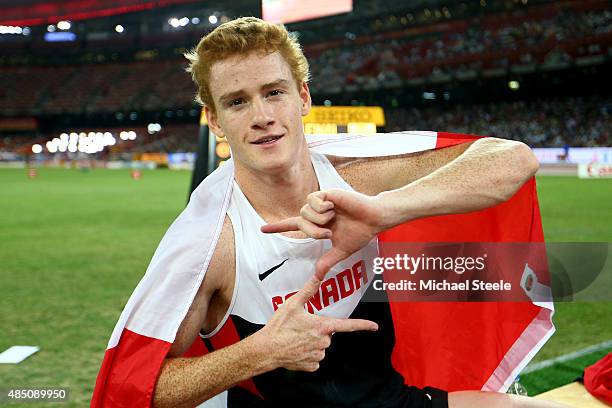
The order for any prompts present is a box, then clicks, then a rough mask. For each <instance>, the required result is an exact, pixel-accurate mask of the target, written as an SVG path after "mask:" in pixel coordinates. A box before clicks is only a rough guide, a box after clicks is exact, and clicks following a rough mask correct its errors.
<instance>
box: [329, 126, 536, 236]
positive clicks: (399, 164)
mask: <svg viewBox="0 0 612 408" xmlns="http://www.w3.org/2000/svg"><path fill="white" fill-rule="evenodd" d="M388 159H389V160H387V161H386V163H385V162H382V161H381V162H378V161H377V160H374V161H371V162H369V163H368V162H367V161H366V163H363V167H365V168H359V167H360V166H359V165H356V166H355V167H354V168H353V169H351V168H350V167H351V166H350V165H346V166H344V167H345V170H344V171H343V169H340V172H341V173H344V174H343V176H344V177H346V179H347V180H348V181H349V183H350V184H352V185H353V187H354V188H355V190H357V191H360V192H363V193H365V194H367V195H374V196H376V198H377V199H378V201H379V203H380V206H381V209H382V214H383V216H384V219H383V220H382V223H383V224H384V227H383V228H384V229H385V230H386V229H388V228H391V227H394V226H396V225H399V224H402V223H404V222H407V221H410V220H413V219H417V218H423V217H429V216H435V215H444V214H457V213H465V212H471V211H477V210H481V209H484V208H488V207H491V206H494V205H496V204H500V203H502V202H504V201H507V200H508V199H510V197H512V196H513V195H514V194H515V193H516V192H517V191H518V190H519V189H520V188H521V186H522V185H523V184H524V183H525V182H526V181H527V180H529V179H530V178H531V177H532V176H533V175H534V174H535V173H536V171H537V170H538V167H539V164H538V161H537V159H536V157H535V156H534V154H533V153H532V152H531V149H530V148H529V147H528V146H527V145H525V144H523V143H520V142H516V141H511V140H503V139H497V138H482V139H478V140H476V141H474V142H471V143H464V144H460V145H457V146H452V147H447V148H443V149H437V150H429V151H426V152H422V153H418V154H416V155H413V156H408V157H403V158H388ZM358 175H365V176H366V177H367V179H363V178H361V176H358Z"/></svg>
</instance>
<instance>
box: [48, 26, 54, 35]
mask: <svg viewBox="0 0 612 408" xmlns="http://www.w3.org/2000/svg"><path fill="white" fill-rule="evenodd" d="M47 32H50V33H54V32H55V26H54V25H53V24H49V25H48V26H47Z"/></svg>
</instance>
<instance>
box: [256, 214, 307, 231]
mask: <svg viewBox="0 0 612 408" xmlns="http://www.w3.org/2000/svg"><path fill="white" fill-rule="evenodd" d="M298 220H299V217H293V218H287V219H284V220H282V221H278V222H273V223H270V224H266V225H263V226H262V227H261V232H265V233H267V234H270V233H275V232H288V231H299V230H300V227H299V226H298Z"/></svg>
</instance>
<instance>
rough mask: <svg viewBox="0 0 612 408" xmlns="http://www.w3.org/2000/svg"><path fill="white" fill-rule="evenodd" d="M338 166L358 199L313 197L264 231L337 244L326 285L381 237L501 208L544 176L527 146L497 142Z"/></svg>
mask: <svg viewBox="0 0 612 408" xmlns="http://www.w3.org/2000/svg"><path fill="white" fill-rule="evenodd" d="M336 165H337V167H338V171H339V173H340V174H341V175H342V176H343V177H344V178H345V179H346V180H347V182H348V183H349V184H351V185H352V186H353V188H355V190H357V191H358V192H357V193H356V192H351V191H345V190H340V189H333V190H327V191H318V192H315V193H312V194H310V195H309V196H308V200H307V203H306V204H305V205H304V207H302V210H301V212H300V216H299V217H293V218H289V219H286V220H283V221H280V222H277V223H274V224H268V225H265V226H264V227H262V231H263V232H267V233H272V232H283V231H296V230H300V231H303V232H304V233H306V234H307V235H309V236H311V237H313V238H317V239H331V241H332V248H331V249H330V250H329V251H328V252H327V253H325V254H324V255H323V256H322V257H321V258H320V259H319V261H318V262H317V265H316V274H317V275H318V276H319V277H320V278H321V279H322V278H323V276H324V275H325V274H326V273H327V271H328V270H329V269H330V268H331V267H332V266H333V265H335V264H336V263H338V262H340V261H341V260H343V259H345V258H347V257H348V256H350V255H351V254H352V253H354V252H356V251H358V250H359V249H361V248H363V247H364V246H365V245H367V243H368V242H369V241H370V240H371V239H372V238H373V237H374V236H375V235H376V234H378V233H380V232H382V231H385V230H387V229H390V228H393V227H395V226H397V225H399V224H402V223H404V222H408V221H411V220H414V219H417V218H423V217H429V216H435V215H444V214H457V213H465V212H471V211H477V210H481V209H484V208H488V207H491V206H493V205H496V204H499V203H502V202H504V201H506V200H508V199H509V198H510V197H512V196H513V195H514V194H515V193H516V192H517V191H518V190H519V188H520V187H521V186H522V185H523V184H524V183H525V182H526V181H527V180H529V179H530V178H531V177H532V176H533V175H534V174H535V172H536V171H537V169H538V162H537V159H536V158H535V156H534V155H533V153H532V152H531V150H530V149H529V147H527V146H526V145H524V144H523V143H520V142H514V141H508V140H502V139H496V138H483V139H478V140H476V141H474V142H471V143H465V144H462V145H458V146H453V147H447V148H443V149H437V150H432V151H427V152H422V153H418V154H412V155H405V156H397V157H387V158H384V159H381V158H376V159H359V160H342V161H341V162H338V163H336Z"/></svg>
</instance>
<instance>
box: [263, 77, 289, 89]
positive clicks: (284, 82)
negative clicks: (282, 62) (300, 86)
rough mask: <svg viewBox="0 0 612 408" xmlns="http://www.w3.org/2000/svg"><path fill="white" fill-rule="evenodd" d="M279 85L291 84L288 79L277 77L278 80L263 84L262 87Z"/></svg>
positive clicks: (286, 85)
mask: <svg viewBox="0 0 612 408" xmlns="http://www.w3.org/2000/svg"><path fill="white" fill-rule="evenodd" d="M277 86H281V87H288V86H289V81H287V80H286V79H277V80H276V81H273V82H270V83H267V84H265V85H264V86H262V87H261V88H262V89H268V88H274V87H277Z"/></svg>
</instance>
